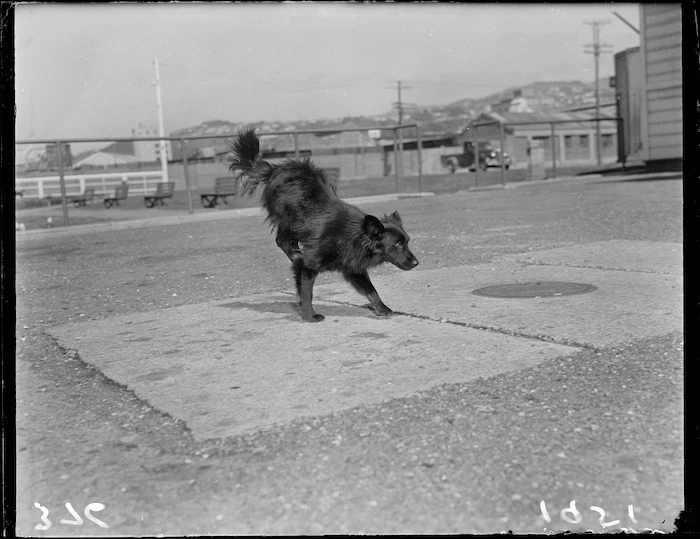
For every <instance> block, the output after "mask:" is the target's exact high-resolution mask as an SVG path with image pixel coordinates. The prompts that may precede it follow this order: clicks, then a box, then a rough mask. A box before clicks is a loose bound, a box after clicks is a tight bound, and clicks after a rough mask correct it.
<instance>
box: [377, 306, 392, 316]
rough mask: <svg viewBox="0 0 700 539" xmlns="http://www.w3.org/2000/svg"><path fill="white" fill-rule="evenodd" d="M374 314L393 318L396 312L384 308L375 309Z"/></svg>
mask: <svg viewBox="0 0 700 539" xmlns="http://www.w3.org/2000/svg"><path fill="white" fill-rule="evenodd" d="M374 313H375V314H376V315H377V316H391V315H392V314H394V311H392V310H391V309H390V308H389V307H383V308H380V309H377V308H375V309H374Z"/></svg>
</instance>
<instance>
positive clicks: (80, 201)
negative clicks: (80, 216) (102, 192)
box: [67, 187, 95, 208]
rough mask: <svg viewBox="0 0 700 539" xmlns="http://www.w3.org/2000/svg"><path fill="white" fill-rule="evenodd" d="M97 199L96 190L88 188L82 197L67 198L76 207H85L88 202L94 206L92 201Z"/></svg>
mask: <svg viewBox="0 0 700 539" xmlns="http://www.w3.org/2000/svg"><path fill="white" fill-rule="evenodd" d="M94 197H95V188H94V187H86V188H85V191H83V192H82V193H81V194H80V195H72V196H69V197H67V198H68V201H69V202H72V203H73V204H75V207H76V208H77V207H78V206H85V205H86V204H87V203H88V202H90V203H91V204H92V199H93V198H94Z"/></svg>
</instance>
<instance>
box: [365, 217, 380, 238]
mask: <svg viewBox="0 0 700 539" xmlns="http://www.w3.org/2000/svg"><path fill="white" fill-rule="evenodd" d="M362 230H364V232H365V234H367V235H368V236H369V237H370V238H376V237H377V236H379V235H380V234H381V233H382V232H384V225H383V224H382V222H381V221H380V220H379V219H377V218H376V217H375V216H374V215H365V220H364V222H363V223H362Z"/></svg>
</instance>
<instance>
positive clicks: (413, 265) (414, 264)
mask: <svg viewBox="0 0 700 539" xmlns="http://www.w3.org/2000/svg"><path fill="white" fill-rule="evenodd" d="M417 265H418V259H417V258H415V257H414V258H413V260H411V267H412V268H415V267H416V266H417Z"/></svg>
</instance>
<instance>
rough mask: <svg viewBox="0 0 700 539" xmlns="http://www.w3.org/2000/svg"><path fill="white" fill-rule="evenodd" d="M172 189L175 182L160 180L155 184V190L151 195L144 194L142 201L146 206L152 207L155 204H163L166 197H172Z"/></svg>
mask: <svg viewBox="0 0 700 539" xmlns="http://www.w3.org/2000/svg"><path fill="white" fill-rule="evenodd" d="M174 190H175V182H160V183H158V184H157V186H156V192H155V193H153V194H152V195H146V196H144V197H143V201H144V203H145V204H146V207H147V208H152V207H154V206H155V205H156V204H159V205H160V206H163V205H164V203H165V202H164V201H165V199H166V198H173V191H174Z"/></svg>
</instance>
